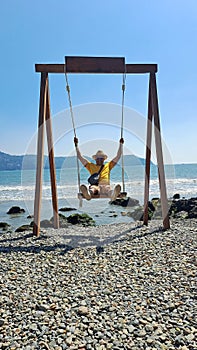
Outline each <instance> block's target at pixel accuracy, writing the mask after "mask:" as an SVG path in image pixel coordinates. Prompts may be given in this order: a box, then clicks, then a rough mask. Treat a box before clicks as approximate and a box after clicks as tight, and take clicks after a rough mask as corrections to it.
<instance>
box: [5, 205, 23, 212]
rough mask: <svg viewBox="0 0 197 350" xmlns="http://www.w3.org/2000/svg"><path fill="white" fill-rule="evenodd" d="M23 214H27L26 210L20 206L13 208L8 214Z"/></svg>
mask: <svg viewBox="0 0 197 350" xmlns="http://www.w3.org/2000/svg"><path fill="white" fill-rule="evenodd" d="M21 213H25V209H23V208H20V207H18V206H13V207H11V208H10V209H9V210H8V212H7V214H21Z"/></svg>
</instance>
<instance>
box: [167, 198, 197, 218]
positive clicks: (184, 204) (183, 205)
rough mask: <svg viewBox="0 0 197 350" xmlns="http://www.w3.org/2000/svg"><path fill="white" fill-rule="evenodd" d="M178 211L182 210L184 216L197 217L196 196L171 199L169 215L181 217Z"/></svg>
mask: <svg viewBox="0 0 197 350" xmlns="http://www.w3.org/2000/svg"><path fill="white" fill-rule="evenodd" d="M180 212H184V218H189V219H191V218H197V197H194V198H190V199H185V198H183V199H179V200H173V201H172V203H171V206H170V209H169V215H170V216H172V217H177V216H179V217H181V215H180V214H179V213H180ZM186 213H187V215H186Z"/></svg>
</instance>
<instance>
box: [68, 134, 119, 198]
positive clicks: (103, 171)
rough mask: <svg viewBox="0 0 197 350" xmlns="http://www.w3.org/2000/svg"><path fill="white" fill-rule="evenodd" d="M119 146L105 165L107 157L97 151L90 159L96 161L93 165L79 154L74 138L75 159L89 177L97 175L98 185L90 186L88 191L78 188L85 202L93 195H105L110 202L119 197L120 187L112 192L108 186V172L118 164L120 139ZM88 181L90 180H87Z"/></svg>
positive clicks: (76, 139)
mask: <svg viewBox="0 0 197 350" xmlns="http://www.w3.org/2000/svg"><path fill="white" fill-rule="evenodd" d="M119 142H120V144H119V148H118V152H117V155H116V156H115V157H114V158H113V159H112V160H111V161H110V162H107V163H104V161H105V160H106V159H107V155H106V154H104V152H103V151H101V150H99V151H97V152H96V154H94V155H93V156H92V158H93V159H94V160H95V161H96V164H95V163H92V162H89V161H88V160H87V159H86V158H84V157H83V156H82V155H81V152H80V150H79V148H78V138H77V137H74V144H75V147H76V151H77V157H78V159H79V160H80V161H81V163H82V164H83V165H84V166H85V167H86V169H87V170H88V171H89V172H90V174H91V175H93V174H94V175H95V173H97V174H98V183H97V184H90V186H89V189H88V188H87V187H86V186H85V185H81V186H80V191H81V192H82V194H83V197H84V198H85V199H87V200H90V199H91V198H92V197H93V196H94V195H102V194H103V195H106V196H107V197H109V198H111V200H112V201H115V200H116V198H117V197H118V196H119V194H120V191H121V186H120V185H119V184H118V185H116V186H115V188H114V190H112V189H111V186H110V171H111V169H112V168H113V167H114V166H115V165H116V164H117V163H118V161H119V159H120V157H121V155H122V148H123V143H124V139H123V138H121V139H120V141H119ZM89 179H90V178H89Z"/></svg>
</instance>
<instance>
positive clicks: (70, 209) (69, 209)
mask: <svg viewBox="0 0 197 350" xmlns="http://www.w3.org/2000/svg"><path fill="white" fill-rule="evenodd" d="M73 210H77V209H76V208H71V207H63V208H60V209H59V211H63V212H64V211H73Z"/></svg>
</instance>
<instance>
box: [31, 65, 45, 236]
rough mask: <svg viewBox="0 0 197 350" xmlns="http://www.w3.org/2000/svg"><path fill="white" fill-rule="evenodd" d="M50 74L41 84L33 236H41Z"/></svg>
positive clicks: (42, 79) (42, 74)
mask: <svg viewBox="0 0 197 350" xmlns="http://www.w3.org/2000/svg"><path fill="white" fill-rule="evenodd" d="M47 76H48V73H45V72H43V73H41V82H40V107H39V120H38V140H37V168H36V187H35V200H34V226H33V234H35V235H36V236H39V234H40V212H41V201H42V170H43V157H44V122H45V118H46V92H47Z"/></svg>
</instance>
